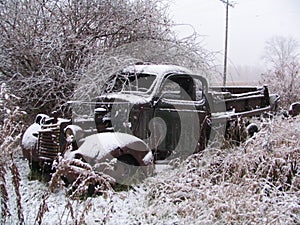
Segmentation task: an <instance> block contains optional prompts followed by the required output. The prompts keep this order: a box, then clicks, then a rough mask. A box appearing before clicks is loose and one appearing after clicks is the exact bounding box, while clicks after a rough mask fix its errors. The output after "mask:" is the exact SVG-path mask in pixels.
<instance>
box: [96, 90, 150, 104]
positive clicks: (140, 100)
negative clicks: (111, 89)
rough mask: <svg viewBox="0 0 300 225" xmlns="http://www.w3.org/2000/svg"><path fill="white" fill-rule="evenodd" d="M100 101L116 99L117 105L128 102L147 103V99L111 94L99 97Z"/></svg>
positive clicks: (131, 95)
mask: <svg viewBox="0 0 300 225" xmlns="http://www.w3.org/2000/svg"><path fill="white" fill-rule="evenodd" d="M99 98H100V99H115V100H116V101H115V103H118V100H120V101H126V102H129V103H132V104H144V103H147V99H146V98H145V97H142V96H139V95H133V94H125V93H109V94H104V95H101V96H99Z"/></svg>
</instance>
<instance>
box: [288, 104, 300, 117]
mask: <svg viewBox="0 0 300 225" xmlns="http://www.w3.org/2000/svg"><path fill="white" fill-rule="evenodd" d="M299 114H300V102H294V103H292V104H291V106H290V108H289V115H291V116H297V115H299Z"/></svg>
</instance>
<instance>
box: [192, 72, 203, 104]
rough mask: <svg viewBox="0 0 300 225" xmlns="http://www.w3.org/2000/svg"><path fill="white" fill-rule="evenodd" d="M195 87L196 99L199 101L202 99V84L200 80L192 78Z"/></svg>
mask: <svg viewBox="0 0 300 225" xmlns="http://www.w3.org/2000/svg"><path fill="white" fill-rule="evenodd" d="M194 83H195V89H196V101H201V100H202V99H203V97H204V96H203V84H202V81H201V80H199V79H197V78H194Z"/></svg>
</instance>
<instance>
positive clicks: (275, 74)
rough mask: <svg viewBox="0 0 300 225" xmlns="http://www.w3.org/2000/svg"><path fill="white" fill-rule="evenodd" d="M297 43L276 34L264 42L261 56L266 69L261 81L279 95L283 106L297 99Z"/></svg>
mask: <svg viewBox="0 0 300 225" xmlns="http://www.w3.org/2000/svg"><path fill="white" fill-rule="evenodd" d="M299 56H300V54H299V43H298V42H297V41H296V40H295V39H293V38H285V37H281V36H276V37H273V38H271V39H270V40H268V41H267V42H266V46H265V51H264V55H263V58H264V60H265V62H266V65H267V71H266V72H265V73H263V74H262V82H263V83H266V84H268V85H269V86H270V88H271V90H272V91H276V92H277V93H279V94H280V95H281V102H282V105H283V106H287V105H289V104H291V103H292V102H294V101H297V100H299V95H300V74H299V71H300V58H299Z"/></svg>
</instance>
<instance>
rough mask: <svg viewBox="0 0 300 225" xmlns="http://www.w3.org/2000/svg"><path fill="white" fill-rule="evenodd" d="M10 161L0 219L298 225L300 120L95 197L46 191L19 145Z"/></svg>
mask: <svg viewBox="0 0 300 225" xmlns="http://www.w3.org/2000/svg"><path fill="white" fill-rule="evenodd" d="M8 160H9V163H7V164H6V165H7V167H2V169H1V184H0V185H1V215H2V217H1V223H2V224H174V225H175V224H300V117H295V118H282V117H281V116H280V115H279V116H276V117H274V118H273V119H271V120H265V121H263V122H262V123H261V128H260V131H259V132H258V133H256V134H255V135H254V137H252V138H250V139H248V140H247V141H246V142H245V143H243V144H242V145H241V146H239V147H233V148H228V149H216V148H212V147H208V148H207V149H206V150H205V151H203V152H201V153H199V154H195V155H192V156H190V157H189V158H188V159H186V160H184V161H183V162H181V161H180V160H173V161H172V162H171V163H170V164H169V166H168V168H167V169H165V170H163V171H161V172H158V173H157V174H156V175H154V176H153V177H149V178H147V179H146V180H145V181H144V182H142V183H140V184H139V185H135V186H133V187H131V188H128V189H127V190H124V189H123V190H121V191H120V190H119V191H116V190H113V189H107V190H104V191H102V192H101V193H102V194H101V195H97V196H93V197H86V198H85V197H84V196H74V195H73V196H72V195H70V190H69V188H68V187H64V186H57V187H55V189H51V190H50V188H49V183H47V182H43V181H39V180H38V179H36V178H33V177H32V175H33V174H32V173H30V170H29V168H28V162H27V161H25V160H24V159H22V157H21V152H20V148H19V147H16V148H15V151H14V152H13V154H12V158H10V159H9V157H8ZM5 168H6V169H5ZM68 193H69V194H68Z"/></svg>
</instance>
